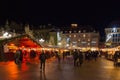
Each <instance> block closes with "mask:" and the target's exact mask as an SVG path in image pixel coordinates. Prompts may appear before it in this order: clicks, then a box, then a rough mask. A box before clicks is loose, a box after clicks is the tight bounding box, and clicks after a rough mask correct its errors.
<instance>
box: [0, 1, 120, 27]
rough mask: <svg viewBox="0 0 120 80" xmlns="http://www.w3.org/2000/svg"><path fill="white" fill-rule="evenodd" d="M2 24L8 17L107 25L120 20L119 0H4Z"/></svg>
mask: <svg viewBox="0 0 120 80" xmlns="http://www.w3.org/2000/svg"><path fill="white" fill-rule="evenodd" d="M0 4H1V5H0V7H1V11H0V24H2V23H4V21H5V20H6V19H8V20H10V21H11V20H13V21H17V22H22V23H29V24H33V25H39V24H48V23H51V24H55V25H63V24H66V25H68V24H71V23H78V24H90V25H93V26H95V27H100V28H102V27H105V26H107V25H108V24H109V23H110V22H112V21H114V20H120V0H113V1H112V0H110V1H109V0H103V1H102V0H100V1H98V0H93V1H92V0H83V1H82V0H77V1H75V0H73V1H72V0H67V1H66V0H63V1H62V0H59V1H58V0H54V1H52V0H48V1H46V0H3V1H1V2H0Z"/></svg>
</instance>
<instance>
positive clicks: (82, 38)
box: [62, 24, 100, 50]
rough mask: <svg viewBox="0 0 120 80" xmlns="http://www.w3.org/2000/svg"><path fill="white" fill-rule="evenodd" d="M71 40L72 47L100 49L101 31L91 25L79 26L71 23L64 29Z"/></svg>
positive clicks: (64, 33)
mask: <svg viewBox="0 0 120 80" xmlns="http://www.w3.org/2000/svg"><path fill="white" fill-rule="evenodd" d="M62 32H63V35H66V37H67V38H68V39H67V40H69V44H70V45H69V47H70V48H80V49H86V50H89V49H98V45H99V37H100V35H99V32H98V31H97V30H95V29H93V28H92V27H91V26H78V25H77V24H71V27H69V28H66V29H63V30H62Z"/></svg>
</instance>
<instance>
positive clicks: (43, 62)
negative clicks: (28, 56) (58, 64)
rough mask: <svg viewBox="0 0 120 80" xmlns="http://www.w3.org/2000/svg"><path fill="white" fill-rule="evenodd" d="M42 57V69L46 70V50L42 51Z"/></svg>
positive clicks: (40, 57)
mask: <svg viewBox="0 0 120 80" xmlns="http://www.w3.org/2000/svg"><path fill="white" fill-rule="evenodd" d="M39 59H40V71H42V70H43V71H45V62H46V54H45V53H44V51H42V53H41V54H40V56H39Z"/></svg>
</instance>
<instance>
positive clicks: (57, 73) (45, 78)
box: [0, 58, 120, 80]
mask: <svg viewBox="0 0 120 80" xmlns="http://www.w3.org/2000/svg"><path fill="white" fill-rule="evenodd" d="M0 80H120V67H115V66H113V62H112V61H109V60H106V59H104V58H99V59H98V60H97V61H89V62H87V61H85V62H84V63H83V65H82V66H81V67H74V66H73V60H72V59H66V60H65V61H61V63H58V62H57V60H56V59H51V60H48V61H47V63H46V70H45V72H40V64H39V62H38V61H37V62H36V61H35V62H31V63H22V64H21V65H16V64H15V63H14V62H12V61H11V62H0Z"/></svg>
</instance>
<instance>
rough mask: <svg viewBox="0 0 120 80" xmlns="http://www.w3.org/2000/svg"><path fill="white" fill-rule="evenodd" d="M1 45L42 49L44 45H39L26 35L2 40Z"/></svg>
mask: <svg viewBox="0 0 120 80" xmlns="http://www.w3.org/2000/svg"><path fill="white" fill-rule="evenodd" d="M0 43H2V44H4V45H5V44H8V45H12V44H14V45H16V46H17V47H22V46H24V47H26V48H41V47H42V45H41V44H40V43H38V42H37V41H36V40H35V39H33V38H31V37H30V36H29V35H27V34H24V35H20V36H16V37H12V38H9V39H4V40H1V41H0Z"/></svg>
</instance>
